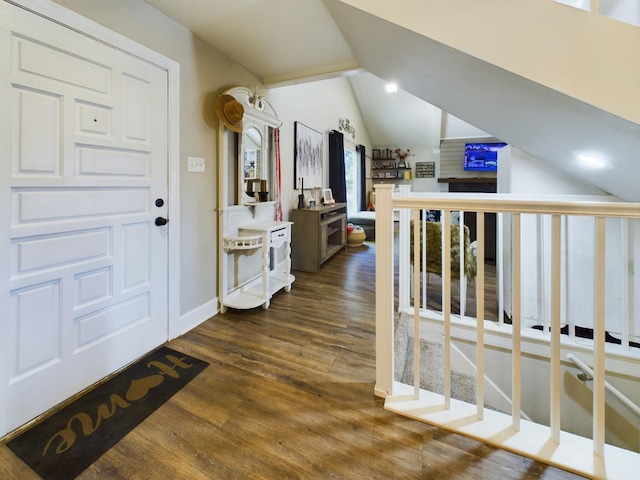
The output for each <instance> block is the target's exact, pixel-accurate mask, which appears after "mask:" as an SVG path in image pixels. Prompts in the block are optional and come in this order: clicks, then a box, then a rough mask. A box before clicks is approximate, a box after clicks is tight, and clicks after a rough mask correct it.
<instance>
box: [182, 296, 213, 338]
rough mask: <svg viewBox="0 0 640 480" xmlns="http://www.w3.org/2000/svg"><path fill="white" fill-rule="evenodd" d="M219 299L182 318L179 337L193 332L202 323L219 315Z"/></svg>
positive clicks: (204, 304) (195, 309)
mask: <svg viewBox="0 0 640 480" xmlns="http://www.w3.org/2000/svg"><path fill="white" fill-rule="evenodd" d="M218 311H219V310H218V297H215V298H213V299H211V300H209V301H208V302H207V303H203V304H202V305H200V306H199V307H196V308H194V309H193V310H191V311H190V312H187V313H185V314H184V315H181V316H180V328H179V330H178V331H179V333H178V335H177V336H178V337H179V336H181V335H184V334H185V333H187V332H188V331H189V330H193V329H194V328H195V327H197V326H198V325H200V324H201V323H203V322H205V321H207V320H208V319H210V318H211V317H213V316H214V315H217V314H218Z"/></svg>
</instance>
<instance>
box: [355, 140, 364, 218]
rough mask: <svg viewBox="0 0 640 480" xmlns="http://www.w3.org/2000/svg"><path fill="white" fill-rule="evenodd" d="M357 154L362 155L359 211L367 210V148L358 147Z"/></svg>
mask: <svg viewBox="0 0 640 480" xmlns="http://www.w3.org/2000/svg"><path fill="white" fill-rule="evenodd" d="M356 152H358V154H359V155H360V165H359V167H358V178H359V179H360V185H359V187H358V190H359V192H360V195H358V211H362V210H366V209H367V170H366V168H367V167H366V164H365V158H366V148H365V147H364V145H358V146H357V147H356Z"/></svg>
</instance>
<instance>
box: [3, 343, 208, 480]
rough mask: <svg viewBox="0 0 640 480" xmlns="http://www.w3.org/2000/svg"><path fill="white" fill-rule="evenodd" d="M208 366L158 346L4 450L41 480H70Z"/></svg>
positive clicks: (13, 441)
mask: <svg viewBox="0 0 640 480" xmlns="http://www.w3.org/2000/svg"><path fill="white" fill-rule="evenodd" d="M208 365H209V364H208V363H207V362H204V361H202V360H198V359H197V358H193V357H190V356H189V355H185V354H183V353H180V352H177V351H175V350H172V349H170V348H167V347H160V348H159V349H158V350H155V351H154V352H151V353H150V354H149V355H147V356H146V357H144V358H142V359H141V360H138V361H137V362H136V363H134V364H132V365H131V366H129V367H128V368H126V369H125V370H123V371H122V372H120V373H119V374H117V375H116V376H115V377H113V378H112V379H110V380H108V381H107V382H105V383H103V384H102V385H99V386H98V387H97V388H95V389H94V390H91V391H90V392H88V393H86V394H85V395H83V396H82V397H80V398H78V399H77V400H76V401H74V402H73V403H71V404H70V405H67V406H66V407H64V408H63V409H61V410H60V411H58V412H56V413H54V414H53V415H52V416H50V417H47V418H46V419H45V420H43V421H42V422H40V423H38V424H37V425H35V426H34V427H32V428H30V429H29V430H27V431H26V432H24V433H23V434H21V435H19V436H18V437H16V438H15V439H13V440H11V441H10V442H9V443H8V444H7V446H8V447H9V448H10V449H11V450H13V451H14V452H15V453H16V455H18V456H19V457H20V458H21V459H22V460H23V461H24V462H25V463H26V464H27V465H29V467H31V468H32V469H33V470H34V471H35V472H36V473H38V474H39V475H40V476H41V477H42V478H43V479H45V480H61V479H65V480H67V479H73V478H76V477H77V476H78V475H79V474H80V473H82V472H83V471H84V470H85V469H86V468H87V467H89V465H91V464H92V463H93V462H95V461H96V460H97V459H98V458H100V456H101V455H103V454H104V453H105V452H106V451H107V450H109V449H110V448H111V447H112V446H114V445H115V444H116V443H118V441H120V439H121V438H122V437H124V436H125V435H126V434H127V433H128V432H130V431H131V430H132V429H133V428H135V427H136V426H137V425H138V424H139V423H141V422H142V421H143V420H144V419H145V418H147V417H148V416H149V415H151V413H153V412H154V411H155V410H156V409H157V408H158V407H159V406H160V405H162V404H163V403H164V402H166V401H167V400H168V399H169V398H170V397H171V396H172V395H173V394H174V393H176V392H177V391H179V390H180V389H181V388H182V387H184V386H185V385H186V384H187V383H189V382H190V381H191V380H192V379H193V378H195V377H196V375H198V374H199V373H200V372H202V371H203V370H204V369H205V368H206V367H207V366H208Z"/></svg>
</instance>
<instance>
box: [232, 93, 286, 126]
mask: <svg viewBox="0 0 640 480" xmlns="http://www.w3.org/2000/svg"><path fill="white" fill-rule="evenodd" d="M224 93H226V94H227V95H231V96H232V97H233V98H235V99H236V100H238V101H239V102H240V103H242V106H243V107H244V114H245V116H246V117H249V118H253V119H255V120H258V121H260V122H263V123H265V124H266V125H268V126H269V127H272V128H278V127H280V126H281V125H282V122H281V121H280V119H279V118H278V114H277V113H276V111H275V109H274V108H273V106H272V105H271V104H270V103H269V101H268V100H267V99H266V98H264V97H262V96H260V95H258V92H257V88H256V91H255V92H252V91H251V90H249V89H248V88H245V87H233V88H230V89H228V90H226V91H225V92H224Z"/></svg>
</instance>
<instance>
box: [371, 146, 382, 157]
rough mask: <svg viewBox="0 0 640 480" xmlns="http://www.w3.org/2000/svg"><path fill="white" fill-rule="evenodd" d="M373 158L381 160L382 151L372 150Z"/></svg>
mask: <svg viewBox="0 0 640 480" xmlns="http://www.w3.org/2000/svg"><path fill="white" fill-rule="evenodd" d="M371 158H380V149H379V148H374V149H373V150H371Z"/></svg>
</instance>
